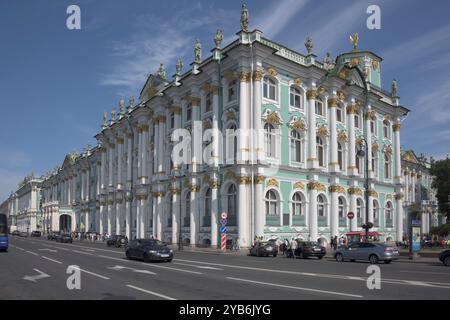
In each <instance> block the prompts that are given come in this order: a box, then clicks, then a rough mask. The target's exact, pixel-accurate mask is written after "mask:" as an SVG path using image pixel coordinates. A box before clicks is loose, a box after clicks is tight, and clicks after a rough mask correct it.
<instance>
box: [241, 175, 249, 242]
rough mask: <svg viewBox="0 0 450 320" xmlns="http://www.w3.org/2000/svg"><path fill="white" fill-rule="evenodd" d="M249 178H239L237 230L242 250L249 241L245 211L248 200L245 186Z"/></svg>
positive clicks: (246, 212) (246, 213)
mask: <svg viewBox="0 0 450 320" xmlns="http://www.w3.org/2000/svg"><path fill="white" fill-rule="evenodd" d="M249 179H250V178H249V177H246V176H241V177H240V178H239V189H238V192H239V196H238V198H239V199H238V200H239V207H238V229H239V241H240V246H241V247H242V248H246V247H249V246H250V245H251V244H250V241H249V240H250V239H249V233H248V225H249V221H248V211H247V208H248V206H247V204H248V198H247V185H248V184H249V182H250V180H249Z"/></svg>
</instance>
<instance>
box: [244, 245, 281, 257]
mask: <svg viewBox="0 0 450 320" xmlns="http://www.w3.org/2000/svg"><path fill="white" fill-rule="evenodd" d="M277 254H278V246H276V245H275V243H274V242H272V241H270V242H269V241H259V242H256V244H255V245H253V246H252V247H251V248H250V255H251V256H257V257H262V256H264V257H268V256H274V257H276V256H277Z"/></svg>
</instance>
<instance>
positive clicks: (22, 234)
mask: <svg viewBox="0 0 450 320" xmlns="http://www.w3.org/2000/svg"><path fill="white" fill-rule="evenodd" d="M19 237H24V238H26V237H28V232H25V231H21V232H20V233H19Z"/></svg>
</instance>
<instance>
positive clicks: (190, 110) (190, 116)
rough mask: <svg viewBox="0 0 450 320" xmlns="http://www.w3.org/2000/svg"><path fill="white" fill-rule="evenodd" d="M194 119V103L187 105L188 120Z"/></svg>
mask: <svg viewBox="0 0 450 320" xmlns="http://www.w3.org/2000/svg"><path fill="white" fill-rule="evenodd" d="M191 120H192V103H190V102H189V103H188V104H187V105H186V121H191Z"/></svg>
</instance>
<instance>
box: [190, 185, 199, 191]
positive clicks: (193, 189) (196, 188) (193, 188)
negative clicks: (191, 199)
mask: <svg viewBox="0 0 450 320" xmlns="http://www.w3.org/2000/svg"><path fill="white" fill-rule="evenodd" d="M199 190H200V187H199V186H197V185H195V184H193V185H191V192H198V191H199Z"/></svg>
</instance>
